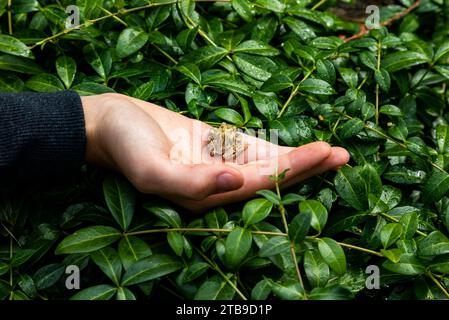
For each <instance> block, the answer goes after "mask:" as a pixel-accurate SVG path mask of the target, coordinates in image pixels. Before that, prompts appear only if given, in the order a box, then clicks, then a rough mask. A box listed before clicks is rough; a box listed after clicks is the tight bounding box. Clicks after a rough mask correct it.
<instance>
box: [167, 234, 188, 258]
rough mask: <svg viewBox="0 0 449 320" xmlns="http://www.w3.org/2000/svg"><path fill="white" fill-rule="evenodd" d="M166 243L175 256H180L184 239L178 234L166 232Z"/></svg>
mask: <svg viewBox="0 0 449 320" xmlns="http://www.w3.org/2000/svg"><path fill="white" fill-rule="evenodd" d="M167 241H168V244H169V245H170V247H171V248H172V249H173V251H174V252H175V254H176V255H177V256H179V257H180V256H182V252H183V251H184V237H183V236H182V234H180V233H179V232H168V233H167Z"/></svg>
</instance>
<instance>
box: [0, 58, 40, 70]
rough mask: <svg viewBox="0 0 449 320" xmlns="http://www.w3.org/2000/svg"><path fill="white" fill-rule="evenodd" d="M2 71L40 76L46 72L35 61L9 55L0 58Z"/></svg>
mask: <svg viewBox="0 0 449 320" xmlns="http://www.w3.org/2000/svg"><path fill="white" fill-rule="evenodd" d="M0 70H8V71H14V72H19V73H26V74H40V73H42V72H44V70H43V69H42V68H41V67H40V66H39V65H38V64H37V63H36V62H34V61H32V60H29V59H25V58H21V57H15V56H10V55H7V54H4V55H1V56H0Z"/></svg>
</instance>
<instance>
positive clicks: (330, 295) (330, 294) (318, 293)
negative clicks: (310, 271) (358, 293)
mask: <svg viewBox="0 0 449 320" xmlns="http://www.w3.org/2000/svg"><path fill="white" fill-rule="evenodd" d="M309 298H310V300H352V299H353V294H352V293H351V291H350V290H349V289H348V288H345V287H342V286H339V285H333V286H329V287H326V288H314V289H313V290H312V291H311V292H310V295H309Z"/></svg>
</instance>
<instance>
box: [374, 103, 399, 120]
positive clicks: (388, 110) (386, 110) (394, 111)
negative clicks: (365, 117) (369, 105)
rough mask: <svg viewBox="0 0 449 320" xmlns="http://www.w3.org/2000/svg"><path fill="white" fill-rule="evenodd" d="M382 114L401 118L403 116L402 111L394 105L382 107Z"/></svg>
mask: <svg viewBox="0 0 449 320" xmlns="http://www.w3.org/2000/svg"><path fill="white" fill-rule="evenodd" d="M379 112H380V113H383V114H387V115H389V116H395V117H401V116H403V114H402V110H401V109H400V108H398V107H396V106H394V105H392V104H386V105H384V106H382V107H380V110H379Z"/></svg>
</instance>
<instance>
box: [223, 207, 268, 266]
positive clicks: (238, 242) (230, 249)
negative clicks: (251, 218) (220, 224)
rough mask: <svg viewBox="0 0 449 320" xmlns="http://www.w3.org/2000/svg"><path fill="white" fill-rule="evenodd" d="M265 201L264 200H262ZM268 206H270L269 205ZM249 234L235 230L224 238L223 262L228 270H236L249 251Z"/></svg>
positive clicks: (250, 236) (240, 229)
mask: <svg viewBox="0 0 449 320" xmlns="http://www.w3.org/2000/svg"><path fill="white" fill-rule="evenodd" d="M263 200H264V201H266V200H265V199H263ZM266 202H267V203H269V202H268V201H266ZM270 205H272V204H271V203H270ZM251 244H252V235H251V232H250V231H249V230H247V229H243V228H239V227H237V228H235V229H234V230H232V231H231V233H229V235H228V236H227V237H226V244H225V248H226V251H225V261H226V266H227V267H228V268H229V269H236V268H237V267H238V266H239V265H240V263H241V262H242V261H243V259H245V257H246V255H247V254H248V252H249V249H251Z"/></svg>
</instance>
